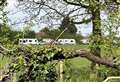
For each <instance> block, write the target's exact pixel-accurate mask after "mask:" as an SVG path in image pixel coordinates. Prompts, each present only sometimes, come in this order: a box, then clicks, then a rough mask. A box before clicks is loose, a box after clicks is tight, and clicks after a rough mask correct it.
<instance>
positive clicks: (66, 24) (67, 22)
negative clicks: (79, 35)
mask: <svg viewBox="0 0 120 82" xmlns="http://www.w3.org/2000/svg"><path fill="white" fill-rule="evenodd" d="M65 28H68V29H67V32H68V33H70V34H76V32H77V28H76V26H75V24H74V23H73V20H72V19H70V17H68V16H66V17H64V18H63V20H62V24H61V25H60V27H59V29H60V30H61V31H62V30H64V29H65Z"/></svg>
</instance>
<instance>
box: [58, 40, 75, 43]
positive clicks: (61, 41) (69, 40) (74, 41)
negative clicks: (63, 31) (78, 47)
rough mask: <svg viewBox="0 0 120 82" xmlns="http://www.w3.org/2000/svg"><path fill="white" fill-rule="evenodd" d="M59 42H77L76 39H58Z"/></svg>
mask: <svg viewBox="0 0 120 82" xmlns="http://www.w3.org/2000/svg"><path fill="white" fill-rule="evenodd" d="M58 43H59V44H76V41H75V39H58Z"/></svg>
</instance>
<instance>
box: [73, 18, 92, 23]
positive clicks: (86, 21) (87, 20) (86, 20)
mask: <svg viewBox="0 0 120 82" xmlns="http://www.w3.org/2000/svg"><path fill="white" fill-rule="evenodd" d="M91 20H92V18H89V19H84V20H82V21H80V22H75V21H73V23H74V24H83V23H89V22H91Z"/></svg>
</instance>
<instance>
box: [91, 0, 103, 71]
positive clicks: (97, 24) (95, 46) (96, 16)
mask: <svg viewBox="0 0 120 82" xmlns="http://www.w3.org/2000/svg"><path fill="white" fill-rule="evenodd" d="M97 1H98V2H99V0H97ZM92 25H93V31H92V33H93V36H92V43H91V44H92V45H91V53H93V54H94V55H95V56H98V57H100V56H101V55H100V54H101V48H100V44H101V18H100V8H99V7H98V8H96V9H95V8H94V9H93V10H92ZM95 65H96V64H95V63H92V65H91V68H92V69H93V68H94V66H95Z"/></svg>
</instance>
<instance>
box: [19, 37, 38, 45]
mask: <svg viewBox="0 0 120 82" xmlns="http://www.w3.org/2000/svg"><path fill="white" fill-rule="evenodd" d="M19 44H39V41H38V40H37V39H31V38H24V39H19Z"/></svg>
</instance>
